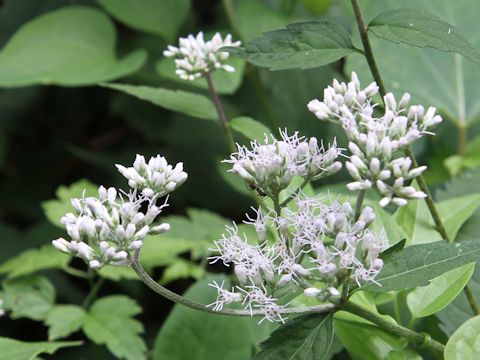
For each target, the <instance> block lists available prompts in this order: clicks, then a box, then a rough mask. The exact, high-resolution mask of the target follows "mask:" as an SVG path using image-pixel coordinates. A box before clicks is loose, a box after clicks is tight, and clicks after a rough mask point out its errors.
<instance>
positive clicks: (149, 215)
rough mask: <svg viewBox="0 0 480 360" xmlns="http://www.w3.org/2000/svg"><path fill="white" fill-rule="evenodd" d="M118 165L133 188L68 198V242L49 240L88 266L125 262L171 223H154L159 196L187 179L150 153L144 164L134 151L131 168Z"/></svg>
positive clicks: (63, 218) (180, 171)
mask: <svg viewBox="0 0 480 360" xmlns="http://www.w3.org/2000/svg"><path fill="white" fill-rule="evenodd" d="M117 167H118V168H119V170H120V172H121V173H122V174H123V175H124V176H126V177H127V178H128V179H129V185H130V186H131V187H132V188H133V190H131V191H130V192H129V193H128V194H127V193H120V192H119V191H117V190H116V189H115V188H113V187H111V188H108V189H106V188H105V187H103V186H100V187H99V189H98V197H83V198H81V199H72V200H71V203H72V207H73V212H70V213H67V214H66V215H64V216H63V217H62V219H61V222H62V224H64V225H65V228H66V230H67V233H68V235H69V236H70V239H71V240H70V241H68V240H66V239H64V238H59V239H57V240H53V241H52V244H53V246H55V248H57V249H58V250H60V251H62V252H64V253H67V254H69V255H72V256H76V257H79V258H81V259H82V260H84V261H85V262H86V263H87V264H88V265H89V266H90V267H91V268H92V269H99V268H101V267H102V266H104V265H115V266H123V265H128V264H129V263H130V254H131V253H132V252H133V251H135V250H137V249H139V248H140V247H141V246H142V245H143V240H144V239H145V237H146V236H147V235H155V234H160V233H163V232H165V231H168V230H169V229H170V225H169V224H166V223H163V224H155V220H156V219H157V217H158V216H159V215H160V213H161V212H162V209H163V208H164V207H165V206H167V203H166V202H165V203H163V204H161V205H157V200H158V199H159V198H160V197H161V196H163V195H165V194H166V193H168V192H170V191H173V190H174V189H176V188H177V187H178V186H179V185H180V184H181V183H183V181H184V180H185V179H186V173H184V172H183V170H182V169H181V168H182V167H181V165H180V167H179V166H178V164H177V166H176V167H175V169H172V166H170V165H168V164H167V162H166V160H165V159H164V158H162V157H160V156H157V157H152V158H151V159H150V161H149V163H148V165H147V164H146V163H145V159H144V158H143V156H140V155H137V158H136V160H135V163H134V167H133V168H125V167H123V166H120V165H117ZM183 174H184V175H183ZM127 175H128V176H127ZM172 179H180V180H179V181H174V180H172ZM160 180H161V181H160ZM170 184H173V185H170ZM137 189H139V190H142V193H141V194H139V193H138V192H137ZM146 190H148V191H146ZM142 207H143V208H145V210H144V211H142Z"/></svg>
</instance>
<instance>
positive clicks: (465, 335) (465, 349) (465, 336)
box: [444, 316, 480, 360]
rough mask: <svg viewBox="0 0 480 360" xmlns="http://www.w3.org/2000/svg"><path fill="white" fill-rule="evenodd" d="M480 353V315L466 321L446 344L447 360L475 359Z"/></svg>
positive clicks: (445, 354)
mask: <svg viewBox="0 0 480 360" xmlns="http://www.w3.org/2000/svg"><path fill="white" fill-rule="evenodd" d="M479 353H480V316H475V317H474V318H472V319H470V320H468V321H466V322H465V323H464V324H463V325H462V326H460V327H459V328H458V330H457V331H455V333H454V334H453V335H452V336H451V337H450V339H449V340H448V342H447V345H445V353H444V356H445V360H474V359H477V358H478V354H479Z"/></svg>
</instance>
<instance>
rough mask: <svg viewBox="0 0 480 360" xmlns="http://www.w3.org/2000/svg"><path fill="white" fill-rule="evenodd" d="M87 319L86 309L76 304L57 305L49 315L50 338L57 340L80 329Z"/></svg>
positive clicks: (47, 322) (46, 322) (47, 320)
mask: <svg viewBox="0 0 480 360" xmlns="http://www.w3.org/2000/svg"><path fill="white" fill-rule="evenodd" d="M84 320H85V310H83V309H82V308H81V307H79V306H76V305H56V306H55V307H54V308H53V309H52V311H50V313H49V314H48V316H47V319H46V320H45V325H47V326H48V339H49V340H56V339H60V338H63V337H67V336H68V335H70V334H72V333H74V332H76V331H78V330H80V329H81V328H82V325H83V322H84Z"/></svg>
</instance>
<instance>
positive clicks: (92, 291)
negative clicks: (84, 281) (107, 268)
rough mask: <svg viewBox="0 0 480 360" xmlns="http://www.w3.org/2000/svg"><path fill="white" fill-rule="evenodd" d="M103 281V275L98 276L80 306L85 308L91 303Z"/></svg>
mask: <svg viewBox="0 0 480 360" xmlns="http://www.w3.org/2000/svg"><path fill="white" fill-rule="evenodd" d="M104 282H105V279H104V278H103V277H99V278H98V279H97V281H96V282H95V283H94V284H93V286H92V288H91V289H90V292H89V293H88V295H87V297H86V298H85V300H83V303H82V307H83V308H84V309H87V308H88V307H89V306H90V305H91V304H92V302H93V300H95V298H96V297H97V294H98V292H99V291H100V288H101V287H102V285H103V283H104Z"/></svg>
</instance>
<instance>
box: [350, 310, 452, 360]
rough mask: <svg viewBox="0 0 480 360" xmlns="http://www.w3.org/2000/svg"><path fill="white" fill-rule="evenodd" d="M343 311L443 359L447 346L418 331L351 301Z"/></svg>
mask: <svg viewBox="0 0 480 360" xmlns="http://www.w3.org/2000/svg"><path fill="white" fill-rule="evenodd" d="M341 310H344V311H347V312H349V313H352V314H355V315H358V316H360V317H362V318H364V319H366V320H369V321H371V322H372V323H374V324H376V325H378V326H379V327H381V328H382V329H383V330H385V331H387V332H389V333H391V334H393V335H397V336H401V337H403V338H405V339H407V340H408V341H409V342H411V343H413V344H416V345H418V346H421V347H423V348H425V349H427V350H429V351H430V352H432V353H433V354H434V355H435V356H437V357H438V358H439V359H441V358H442V355H443V352H444V350H445V346H444V345H443V344H441V343H439V342H438V341H436V340H433V339H432V338H431V337H430V336H429V335H427V334H420V333H417V332H416V331H413V330H410V329H408V328H406V327H403V326H401V325H398V324H396V323H394V322H392V321H391V320H387V319H385V318H384V317H382V316H381V315H378V314H376V313H374V312H371V311H370V310H367V309H365V308H364V307H362V306H360V305H357V304H355V303H353V302H350V301H349V302H346V303H345V304H343V305H342V307H341Z"/></svg>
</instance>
